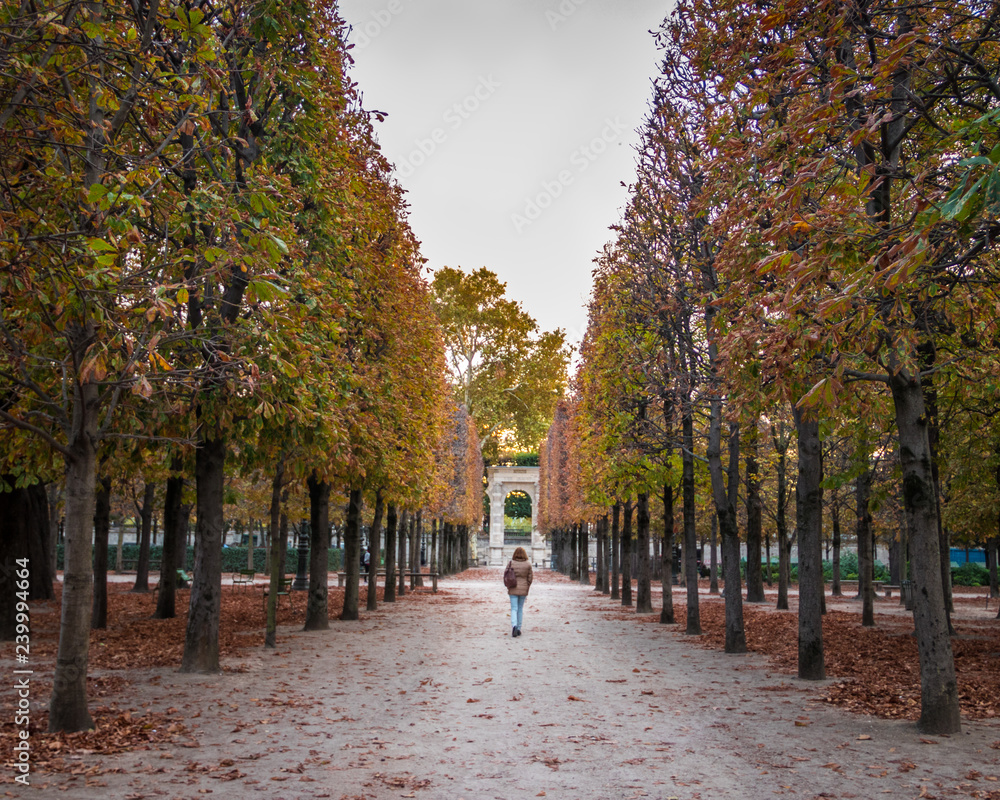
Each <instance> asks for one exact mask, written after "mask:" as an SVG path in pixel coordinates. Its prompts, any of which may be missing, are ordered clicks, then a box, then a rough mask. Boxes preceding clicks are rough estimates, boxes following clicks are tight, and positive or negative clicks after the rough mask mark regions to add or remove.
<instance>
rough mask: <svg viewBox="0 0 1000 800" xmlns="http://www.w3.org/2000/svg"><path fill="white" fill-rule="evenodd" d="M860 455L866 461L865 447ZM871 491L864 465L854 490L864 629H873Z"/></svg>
mask: <svg viewBox="0 0 1000 800" xmlns="http://www.w3.org/2000/svg"><path fill="white" fill-rule="evenodd" d="M862 455H863V456H864V457H865V459H866V460H867V459H868V448H867V447H866V448H865V449H864V450H863V451H862ZM871 489H872V471H871V468H870V467H868V466H867V465H866V466H865V468H864V471H863V472H862V473H861V474H860V475H858V477H857V480H856V482H855V489H854V493H855V499H856V501H857V507H856V511H855V514H856V516H857V520H858V521H857V528H856V531H855V533H856V536H857V540H858V594H859V595H860V596H861V625H862V626H863V627H865V628H874V627H875V585H874V583H873V582H872V578H873V577H874V574H875V563H874V558H873V557H872V533H871V530H872V512H871V509H870V507H869V503H870V500H871Z"/></svg>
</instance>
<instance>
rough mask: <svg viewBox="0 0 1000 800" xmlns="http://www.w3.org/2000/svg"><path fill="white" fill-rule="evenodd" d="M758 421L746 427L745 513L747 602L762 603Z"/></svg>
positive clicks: (761, 529) (753, 421)
mask: <svg viewBox="0 0 1000 800" xmlns="http://www.w3.org/2000/svg"><path fill="white" fill-rule="evenodd" d="M757 424H758V420H756V419H754V420H752V421H751V424H750V425H749V426H748V427H747V437H746V439H747V443H746V444H747V454H746V470H747V474H746V487H747V498H746V511H747V602H748V603H763V602H764V577H763V574H762V573H761V557H760V556H761V551H760V543H761V536H762V532H763V522H762V519H761V502H760V474H759V472H758V468H757V450H758V439H759V433H758V430H759V429H758V427H757Z"/></svg>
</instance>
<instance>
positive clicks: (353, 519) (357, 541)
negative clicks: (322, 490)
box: [340, 487, 402, 620]
mask: <svg viewBox="0 0 1000 800" xmlns="http://www.w3.org/2000/svg"><path fill="white" fill-rule="evenodd" d="M361 502H362V496H361V489H360V488H357V487H351V489H350V491H349V492H348V497H347V515H346V517H347V522H346V524H345V525H344V573H345V575H344V577H345V581H344V608H343V611H341V613H340V618H341V619H342V620H355V619H357V618H358V598H359V596H360V588H359V586H358V583H359V580H360V577H361ZM400 574H402V573H400Z"/></svg>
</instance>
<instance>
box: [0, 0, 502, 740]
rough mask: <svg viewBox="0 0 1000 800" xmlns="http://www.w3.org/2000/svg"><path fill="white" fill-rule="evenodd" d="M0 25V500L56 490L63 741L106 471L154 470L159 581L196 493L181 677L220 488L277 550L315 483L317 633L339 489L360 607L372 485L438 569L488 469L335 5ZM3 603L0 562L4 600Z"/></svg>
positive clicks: (213, 565) (214, 575)
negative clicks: (454, 381)
mask: <svg viewBox="0 0 1000 800" xmlns="http://www.w3.org/2000/svg"><path fill="white" fill-rule="evenodd" d="M0 33H2V36H0V60H2V61H3V63H4V64H5V65H6V68H5V69H4V70H3V74H2V75H0V85H2V90H0V98H2V99H0V142H2V146H0V165H2V174H3V180H2V183H0V262H2V263H3V264H4V267H3V268H2V270H0V381H2V384H0V462H2V463H0V475H2V476H3V483H4V489H5V491H9V490H11V489H16V490H23V492H24V493H25V494H23V495H15V494H12V495H10V497H9V500H10V502H21V501H19V500H18V498H19V497H22V498H27V499H25V500H23V502H24V503H25V504H33V505H32V507H33V508H36V509H37V508H38V507H40V505H41V498H40V497H39V495H38V489H37V488H31V487H33V486H34V487H37V486H38V484H39V483H40V482H41V483H46V484H53V485H60V486H61V502H62V507H63V508H62V510H63V516H64V519H65V531H64V533H65V559H64V567H65V571H64V580H63V589H62V611H61V621H60V637H59V650H58V656H57V661H56V668H55V675H54V680H53V692H52V697H51V701H50V706H49V728H50V730H53V731H58V730H65V731H74V730H81V729H85V728H88V727H91V725H92V719H91V716H90V713H89V711H88V704H87V693H86V675H87V662H88V658H87V656H88V643H89V635H90V629H91V626H92V622H94V621H98V622H99V621H100V620H98V619H95V616H94V611H95V609H96V610H98V612H99V611H100V608H101V605H100V595H101V590H100V586H98V587H96V591H95V585H94V577H93V576H94V574H95V573H94V570H95V563H96V568H97V574H98V575H103V574H104V570H105V569H106V558H105V560H104V562H103V563H102V562H101V553H102V551H103V553H104V554H105V555H106V552H107V542H106V526H105V525H102V524H101V522H100V520H102V519H105V520H106V518H107V513H106V512H107V499H108V496H109V494H110V491H111V487H110V485H109V480H110V478H111V477H112V476H114V475H122V474H130V475H136V474H140V475H142V476H143V477H144V479H145V480H146V481H147V482H148V483H150V484H152V483H157V482H165V484H166V492H165V500H164V509H163V517H164V548H163V553H164V555H163V559H162V562H161V574H163V575H167V576H172V575H173V574H174V570H175V568H176V567H177V566H180V564H178V563H177V562H176V557H177V556H176V554H177V551H178V547H177V541H178V538H179V537H181V536H182V535H183V533H182V531H183V530H184V526H185V524H186V520H187V516H188V515H187V508H186V506H188V505H189V504H190V505H191V506H193V513H194V516H195V519H196V529H195V553H196V557H195V562H194V567H193V571H192V582H191V594H190V601H189V608H188V618H187V620H188V621H187V629H186V636H185V644H184V654H183V660H182V665H181V669H182V670H184V671H188V672H213V671H217V670H218V668H219V618H220V597H221V546H222V539H223V534H224V531H225V530H226V518H225V515H224V505H225V502H226V478H227V475H231V474H234V473H239V474H243V475H257V476H258V477H260V476H263V478H264V479H265V480H267V481H268V483H269V484H270V488H271V491H270V514H269V520H270V541H271V546H272V548H276V547H278V546H280V544H281V543H282V542H284V540H285V537H284V536H282V535H281V517H282V513H281V511H282V502H283V498H285V497H287V491H288V489H289V486H290V485H292V484H297V485H300V486H304V487H305V489H306V490H307V491H308V497H309V508H310V512H309V514H310V521H311V526H310V530H311V532H312V539H311V542H310V551H311V564H310V588H309V601H308V606H307V611H306V627H307V628H320V627H324V626H325V625H326V624H327V619H326V616H327V589H326V581H327V572H326V569H327V568H326V563H327V547H328V545H329V539H328V536H329V533H328V532H329V530H330V525H329V502H330V495H331V489H332V488H336V489H337V490H338V491H339V490H340V489H342V488H343V489H344V490H345V491H346V493H347V494H348V496H349V504H348V510H347V526H346V534H345V542H344V545H345V551H346V553H345V557H346V564H347V567H348V571H349V573H350V582H349V586H348V590H347V591H348V599H347V601H346V602H345V614H354V615H356V614H357V599H358V596H357V593H358V587H357V579H358V575H357V570H358V567H357V565H358V563H359V555H360V553H359V547H360V536H359V529H360V513H361V503H362V500H363V498H364V496H365V495H366V494H367V495H368V496H369V499H370V500H371V502H372V503H373V504H374V508H375V513H376V515H378V514H379V513H380V511H381V509H382V508H383V506H384V508H385V509H386V520H387V528H389V529H391V528H392V526H393V523H394V522H397V523H398V521H399V519H398V518H399V516H402V515H404V512H406V513H408V514H409V515H416V514H418V513H420V512H421V511H422V510H423V513H424V515H425V518H434V519H435V520H437V521H438V525H439V526H440V527H441V530H442V535H443V539H442V542H443V544H444V548H443V551H442V552H444V553H445V554H446V555H447V557H448V559H449V560H450V561H449V563H451V564H453V565H455V564H458V563H460V562H461V553H462V552H465V551H466V549H467V546H468V545H467V540H468V535H467V531H468V528H469V526H474V525H475V524H476V523H477V522H478V521H479V519H480V518H481V513H482V512H481V501H480V493H481V486H480V484H481V474H482V466H481V461H480V460H479V459H480V456H479V445H478V441H477V440H476V438H475V432H474V429H473V428H472V427H471V425H470V422H469V420H468V417H467V416H466V415H464V413H463V412H462V411H460V410H458V409H457V408H456V407H455V406H454V404H453V403H452V401H451V392H450V389H449V386H448V384H447V381H446V379H445V374H446V373H445V360H444V358H445V356H444V344H443V336H442V329H441V325H440V323H439V321H438V318H437V315H436V313H435V309H434V304H433V302H432V297H431V292H430V289H429V286H428V285H427V282H426V281H425V279H424V276H423V269H422V263H423V259H422V258H421V256H420V254H419V250H418V243H417V240H416V237H415V236H414V235H413V233H412V231H411V230H410V227H409V224H408V222H407V209H406V204H405V201H404V197H403V193H402V190H401V189H400V187H399V186H398V184H397V183H396V182H395V180H394V178H393V174H392V168H391V165H390V164H389V163H388V162H387V161H386V159H385V158H384V157H383V155H382V153H381V152H380V150H379V147H378V144H377V142H376V140H375V136H374V133H373V123H374V119H375V118H376V117H378V116H379V115H378V112H368V111H366V110H365V109H364V108H363V107H362V104H361V101H360V96H359V94H358V92H357V89H356V86H355V85H354V84H353V83H352V81H351V80H350V76H349V73H348V70H349V65H350V55H349V48H348V45H347V43H346V26H345V24H344V23H343V21H342V20H341V19H340V18H339V17H338V15H337V11H336V6H335V4H333V3H329V2H324V1H323V0H285V2H276V0H262V1H261V0H253V2H234V3H228V4H222V5H220V4H216V3H210V2H202V1H201V0H195V2H190V3H184V4H180V5H178V4H161V3H158V2H148V3H147V2H134V3H132V2H119V1H118V0H98V1H97V2H91V3H86V4H79V3H75V2H69V3H63V2H56V3H54V4H52V3H49V4H46V3H41V4H38V3H36V4H21V5H19V6H16V7H14V6H12V7H11V8H10V9H8V13H6V14H5V15H4V18H3V20H2V21H0ZM43 496H44V495H43ZM22 507H27V506H24V505H23V506H22ZM45 516H46V511H39V512H38V513H36V514H35V519H36V523H35V527H36V528H41V527H45V528H46V529H48V526H47V524H46V525H44V526H43V523H42V521H41V520H42V518H44V517H45ZM15 520H18V521H20V520H19V517H17V516H16V515H14V516H10V517H8V516H6V515H5V517H4V519H3V520H2V521H0V524H2V525H3V526H4V531H3V536H2V538H0V541H3V542H4V543H5V545H6V544H8V543H11V547H9V548H6V552H4V553H3V554H2V555H3V557H4V558H5V559H11V558H15V557H21V556H26V555H28V553H22V552H20V551H19V550H17V549H16V548H17V547H20V546H21V545H20V544H16V545H15V544H13V543H15V542H22V541H25V542H26V541H28V540H29V539H32V537H31V536H30V535H25V536H18V537H14V536H8V528H10V526H12V525H13V523H14V521H15ZM95 520H97V521H98V524H97V526H96V532H97V542H98V552H97V559H96V562H95V559H94V557H93V556H94V553H93V550H92V537H94V535H95ZM375 527H376V529H378V527H379V526H378V525H376V526H375ZM11 530H12V528H11ZM102 530H103V536H104V539H103V543H102ZM460 532H464V533H465V540H466V543H463V542H461V541H460V539H461V533H460ZM34 538H35V540H40V541H42V542H44V541H45V540H46V538H47V537H46V536H44V535H42V534H39V535H38V536H36V537H34ZM399 539H400V541H401V540H402V537H401V536H400V537H399ZM102 544H103V548H102ZM25 546H28V545H25ZM389 549H391V548H387V550H389ZM466 557H467V556H466ZM31 559H32V561H31V563H32V571H33V575H36V574H37V575H38V580H37V581H36V583H37V584H39V586H37V587H36V588H35V591H36V594H37V593H45V592H50V591H51V585H52V584H51V580H52V577H53V576H52V575H51V574H49V573H48V571H47V569H46V565H47V564H49V563H51V556H50V553H49V552H48V551H46V552H40V553H39V554H37V555H36V554H35V553H34V552H32V553H31ZM271 564H272V574H271V591H270V598H271V602H272V605H271V607H270V608H269V625H268V639H269V641H270V642H272V643H273V637H274V611H275V609H274V606H273V602H274V600H276V597H277V588H278V586H279V585H280V584H279V583H278V581H280V579H281V575H280V573H279V572H278V569H279V564H280V559H279V558H277V557H275V558H272V559H271ZM43 570H44V573H43ZM173 586H174V582H173V581H172V580H167V581H163V582H162V586H161V588H162V589H163V591H161V593H160V597H159V605H160V608H159V612H158V613H159V614H160V615H161V616H168V615H172V614H173V613H174V608H173V604H174V596H173V592H172V588H173ZM13 591H14V586H13V584H12V575H11V574H10V572H9V571H3V574H2V575H0V592H2V594H3V597H4V599H3V601H2V602H0V607H4V608H5V609H6V608H7V606H8V605H10V607H13V604H12V603H11V604H8V603H7V599H10V598H11V597H12V596H13ZM105 608H106V606H105ZM98 616H99V613H98Z"/></svg>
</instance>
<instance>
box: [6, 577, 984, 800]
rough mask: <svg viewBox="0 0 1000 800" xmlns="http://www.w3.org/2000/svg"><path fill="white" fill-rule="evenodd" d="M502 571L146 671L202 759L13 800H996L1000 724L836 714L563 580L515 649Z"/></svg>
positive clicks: (818, 687) (136, 756)
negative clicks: (923, 725) (939, 731)
mask: <svg viewBox="0 0 1000 800" xmlns="http://www.w3.org/2000/svg"><path fill="white" fill-rule="evenodd" d="M495 572H496V576H495V579H493V580H490V581H488V582H487V581H474V580H444V581H442V582H441V591H440V592H439V593H438V594H437V595H432V594H429V593H424V592H420V593H418V594H416V595H413V594H409V595H407V596H406V598H404V599H403V600H402V601H401V602H398V603H396V604H395V605H394V606H391V607H387V606H382V608H381V609H380V610H379V611H378V612H377V613H375V614H368V615H365V616H364V618H363V619H362V620H361V621H359V622H349V623H345V622H339V621H333V622H331V629H330V630H329V631H324V632H320V633H303V632H300V631H294V630H283V631H281V632H280V641H279V648H278V650H277V651H263V650H256V651H253V652H252V653H250V654H248V655H245V656H244V657H243V658H242V659H239V661H238V663H236V662H234V663H232V664H229V665H228V666H230V667H238V668H239V669H242V670H243V671H238V672H226V673H224V674H222V675H218V676H192V675H182V674H179V673H177V672H174V671H171V670H156V671H150V672H149V673H143V674H137V675H133V676H131V677H133V679H134V680H135V686H134V687H133V688H132V690H130V691H131V692H132V693H133V694H134V695H135V696H134V697H129V698H126V699H127V700H128V701H130V702H135V703H136V708H153V709H156V710H164V709H166V708H168V707H174V708H177V709H180V710H181V711H182V712H183V713H184V714H185V715H186V716H187V717H188V718H189V728H190V729H191V734H192V735H191V741H189V742H187V745H189V746H182V745H181V744H172V745H163V746H161V747H160V749H155V750H150V751H143V752H134V753H129V754H126V755H123V756H120V757H115V758H98V757H96V756H94V757H89V758H88V757H84V758H82V759H81V769H80V773H81V774H79V775H75V776H69V775H45V774H37V775H34V776H33V780H32V783H33V785H32V787H31V788H30V789H24V788H23V787H13V786H5V787H3V788H4V789H8V790H10V789H13V790H14V792H15V796H24V797H46V798H47V797H53V798H56V797H66V796H72V797H73V798H81V800H88V799H89V798H94V799H95V800H96V799H97V798H100V799H101V800H107V799H108V798H128V800H139V798H146V797H149V798H152V797H165V798H198V797H204V796H205V795H206V794H215V795H222V796H223V797H227V798H228V797H242V798H247V797H251V798H252V797H266V798H282V799H283V800H293V799H295V798H335V799H341V800H342V799H343V798H351V799H353V798H394V797H416V798H424V799H425V800H432V799H433V798H449V799H450V800H455V798H465V800H479V799H480V798H497V800H513V799H516V798H531V797H550V798H567V800H605V799H606V798H608V799H610V798H635V797H650V798H681V799H683V800H694V799H695V798H706V799H707V798H713V799H714V798H742V799H743V800H754V799H755V798H771V797H784V796H789V797H797V798H815V797H824V798H876V797H881V796H885V795H888V796H891V797H893V798H929V797H935V798H945V797H977V796H978V797H984V798H989V797H992V798H1000V782H998V781H997V778H998V777H1000V749H995V748H1000V741H998V740H1000V723H995V722H994V723H988V722H966V723H965V725H964V729H963V732H962V734H960V735H958V736H954V737H927V736H921V735H920V734H919V733H918V732H917V731H916V728H915V727H914V725H913V724H912V723H905V722H903V723H901V722H885V721H880V720H876V719H872V718H869V717H859V716H855V715H850V714H847V713H844V712H841V711H838V710H836V709H834V708H831V707H829V706H827V705H825V704H823V703H821V702H819V698H820V697H821V696H822V693H823V688H824V685H825V684H823V683H819V684H817V683H806V682H802V681H798V680H796V679H794V678H791V677H789V676H785V675H778V674H774V673H772V672H770V671H769V670H768V669H767V668H766V666H765V664H764V662H763V661H762V660H761V659H760V658H758V657H755V656H726V655H724V654H720V653H717V652H711V651H707V650H704V649H702V648H700V647H698V646H696V645H694V644H693V643H692V642H691V641H690V640H687V639H686V637H684V636H683V635H682V634H681V633H679V632H678V630H677V626H670V627H665V626H660V625H659V624H657V623H656V620H657V619H658V616H655V615H654V616H653V617H649V618H646V617H643V618H634V619H632V620H629V621H623V620H622V619H620V618H619V617H620V611H621V609H620V606H618V605H617V602H612V601H611V600H610V599H608V598H607V597H602V596H599V595H595V594H594V592H593V589H592V588H588V587H585V586H581V585H579V584H576V583H572V582H570V581H568V580H565V579H564V578H562V577H561V576H557V575H553V574H551V573H543V574H542V576H541V579H540V580H537V581H536V582H535V585H534V586H533V587H532V591H531V594H530V596H529V598H528V603H527V607H526V609H525V625H524V635H523V636H521V637H519V638H517V639H513V638H511V636H510V627H509V605H508V604H507V598H506V594H505V592H504V590H503V586H502V582H501V575H500V573H501V570H499V569H497V570H495ZM88 768H89V769H91V774H90V775H89V776H88V775H87V774H84V773H85V772H86V771H87V770H88ZM94 768H96V769H94ZM990 790H994V792H995V794H990V793H989V792H990ZM977 792H978V794H977ZM8 794H10V793H9V792H8Z"/></svg>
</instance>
